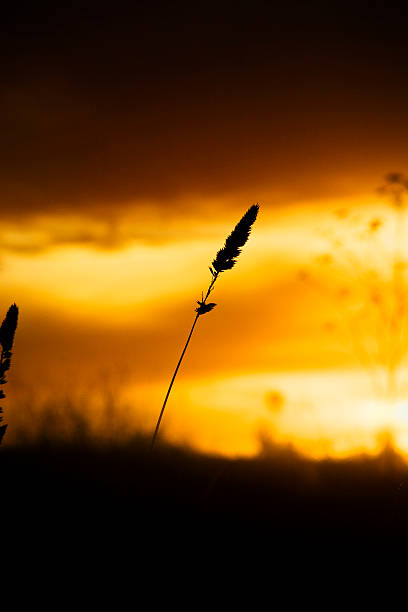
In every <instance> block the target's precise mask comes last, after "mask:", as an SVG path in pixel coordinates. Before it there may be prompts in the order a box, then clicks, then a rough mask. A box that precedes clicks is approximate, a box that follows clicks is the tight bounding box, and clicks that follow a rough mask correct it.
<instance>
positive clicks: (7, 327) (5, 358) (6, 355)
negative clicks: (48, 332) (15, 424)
mask: <svg viewBox="0 0 408 612" xmlns="http://www.w3.org/2000/svg"><path fill="white" fill-rule="evenodd" d="M17 321H18V308H17V306H16V305H15V304H13V305H12V306H10V308H9V309H8V312H7V314H6V317H5V319H4V321H3V323H2V324H1V327H0V344H1V356H0V385H5V384H6V382H7V380H6V372H7V371H8V370H9V369H10V362H11V355H12V352H11V349H12V348H13V342H14V334H15V332H16V328H17ZM5 397H6V396H5V394H4V391H1V390H0V399H4V398H5ZM2 413H3V409H2V408H0V422H1V421H2V420H3V417H2V416H1V414H2ZM6 429H7V425H0V444H1V441H2V439H3V436H4V434H5V433H6Z"/></svg>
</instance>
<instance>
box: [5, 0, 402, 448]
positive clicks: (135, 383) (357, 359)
mask: <svg viewBox="0 0 408 612" xmlns="http://www.w3.org/2000/svg"><path fill="white" fill-rule="evenodd" d="M0 30H1V36H0V45H1V57H2V79H1V80H2V84H1V114H0V124H1V138H0V156H1V163H0V181H1V187H2V191H1V199H0V206H1V217H0V226H1V233H0V273H1V279H2V282H1V285H0V287H1V289H0V302H1V309H2V311H3V312H4V313H5V312H6V310H7V308H8V306H9V305H10V304H11V303H12V302H14V301H16V303H17V304H18V306H19V308H20V322H19V327H18V331H17V336H16V343H15V351H14V355H13V364H12V369H11V371H10V375H9V381H10V382H9V385H8V387H7V389H6V391H7V400H6V401H5V402H4V408H5V413H6V417H7V419H6V420H7V422H8V423H9V430H8V432H7V436H8V439H9V441H10V443H12V441H13V440H16V439H17V438H18V435H20V434H21V430H22V429H24V428H26V429H27V430H29V429H30V428H35V422H36V419H38V418H39V415H40V414H41V411H42V410H43V409H44V407H46V409H47V410H54V411H55V413H58V415H59V416H61V417H62V418H64V410H69V409H70V408H69V407H70V406H72V405H75V406H76V409H78V410H81V411H83V413H84V414H86V415H87V417H88V416H89V420H90V422H91V423H92V426H93V427H94V429H95V434H96V435H104V432H105V433H106V431H110V432H112V431H115V432H117V435H127V434H128V433H130V432H132V431H134V429H135V428H142V429H143V430H144V431H146V432H150V431H152V430H153V429H154V425H155V419H156V418H157V416H158V412H159V410H160V407H161V403H162V400H163V396H164V394H165V392H166V389H167V385H168V382H169V379H170V377H171V374H172V372H173V369H174V367H175V365H176V363H177V359H178V356H179V353H180V350H181V348H182V346H183V343H184V341H185V339H186V335H187V333H188V330H189V327H190V326H191V322H192V320H193V317H194V308H195V306H196V304H195V301H196V300H197V299H199V298H200V296H201V291H202V290H206V289H207V287H208V284H209V282H210V274H209V271H208V266H209V264H210V263H211V260H212V259H213V258H214V256H215V254H216V252H217V250H218V249H219V248H220V247H221V246H222V245H223V242H224V240H225V238H226V236H227V235H228V234H229V233H230V231H231V230H232V228H233V227H234V225H235V223H237V222H238V220H239V219H240V217H241V216H242V214H243V213H244V212H245V211H246V210H247V208H248V207H249V206H251V205H252V204H254V203H256V202H258V203H259V204H260V213H259V217H258V219H257V221H256V223H255V225H254V228H253V232H252V234H251V237H250V239H249V241H248V244H247V245H246V246H245V247H244V249H243V253H242V255H241V256H240V257H239V260H238V262H237V265H236V267H235V268H234V269H233V270H231V271H228V272H225V273H223V274H222V275H221V278H220V279H219V281H217V284H216V288H215V292H214V294H213V301H215V302H217V307H216V308H215V309H214V311H213V312H211V313H209V314H207V315H205V316H203V317H201V319H200V320H199V324H198V327H197V331H196V335H195V336H194V337H193V340H192V343H191V345H190V347H189V351H188V353H187V355H186V359H185V362H184V363H183V367H182V369H181V371H180V374H179V378H178V379H177V381H176V384H175V387H174V392H173V394H172V396H171V397H170V401H169V404H168V407H167V412H166V414H165V419H164V422H163V432H162V435H163V436H167V437H168V439H170V440H172V441H176V442H187V443H190V444H192V445H193V446H194V447H196V448H199V449H202V450H206V451H216V452H221V453H226V454H230V455H237V454H253V453H255V452H257V450H258V449H259V444H260V440H261V438H262V436H270V437H271V438H274V439H276V440H278V441H283V442H291V443H293V444H294V445H295V446H296V447H297V448H300V449H301V450H303V451H304V452H307V453H309V454H311V455H313V456H323V455H325V454H332V455H338V454H347V453H349V452H356V451H359V450H362V449H366V450H369V451H373V450H375V449H376V448H377V443H378V439H379V435H380V433H381V431H383V430H384V428H386V427H390V426H391V427H392V428H393V431H394V434H395V436H396V440H397V443H398V444H399V446H400V447H401V448H402V449H403V450H406V451H408V382H407V381H406V380H405V378H404V369H403V368H401V373H400V374H399V377H398V381H397V382H396V383H395V387H396V390H395V389H394V391H395V392H394V394H393V402H391V404H392V405H390V402H389V401H388V400H389V397H388V398H387V393H386V391H384V389H385V387H386V385H387V383H386V382H384V381H385V378H386V373H384V372H383V371H382V369H381V366H382V365H384V364H382V363H381V361H382V359H383V357H384V350H385V349H384V342H388V340H384V342H383V340H382V337H383V336H382V335H383V329H382V328H381V329H380V328H379V320H380V319H379V318H378V316H377V314H378V313H377V310H378V304H379V301H378V299H377V298H376V296H375V295H374V293H373V291H378V292H379V293H380V294H381V296H382V297H383V296H386V295H387V294H386V292H387V291H390V289H389V282H391V281H392V282H394V285H392V287H394V289H395V287H396V285H395V282H399V283H400V285H398V287H397V290H398V291H399V290H400V288H401V287H403V286H405V273H401V274H402V275H401V277H398V278H397V281H396V280H395V279H396V277H395V275H394V277H393V276H392V274H390V270H391V268H392V267H393V265H394V264H395V262H396V260H395V257H396V251H395V248H396V244H397V241H398V239H400V240H401V244H405V242H407V244H408V241H404V236H405V229H407V228H408V226H407V227H406V226H405V222H406V219H405V209H404V207H403V209H402V210H396V209H395V207H393V206H392V202H391V203H390V201H389V199H387V197H386V195H384V194H382V195H381V194H379V193H378V191H377V188H378V187H379V186H381V185H382V184H383V183H384V176H385V175H386V174H387V173H389V172H401V173H408V148H407V143H408V122H407V120H406V113H407V108H408V90H407V79H406V77H405V72H406V65H407V60H408V46H407V35H406V20H405V15H403V14H402V13H401V12H400V8H399V5H398V4H397V3H395V4H394V3H392V2H373V1H371V2H361V1H357V2H353V3H347V2H344V1H343V2H337V1H333V2H286V3H282V4H280V3H273V2H257V1H255V2H230V3H229V2H223V1H221V2H217V3H213V2H205V3H202V2H193V3H192V2H189V3H187V2H185V3H183V2H171V3H170V2H146V3H143V2H117V3H114V4H112V3H106V4H104V3H103V2H98V3H96V2H95V3H93V2H69V3H68V2H60V3H49V4H48V3H42V2H39V3H35V4H34V3H32V2H22V3H18V4H16V5H15V6H11V7H9V8H8V9H7V12H6V13H5V14H4V15H3V16H2V20H1V24H0ZM396 226H398V227H399V228H400V229H399V230H396ZM401 228H402V229H401ZM398 232H400V234H399V238H398ZM397 255H398V258H399V260H398V261H399V263H401V262H404V261H405V259H404V258H405V255H404V254H403V253H400V252H398V253H397ZM373 269H375V270H376V275H373V272H372V270H373ZM387 287H388V289H387ZM407 294H408V291H407ZM350 296H352V299H349V298H350ZM367 296H368V298H369V301H370V299H371V302H372V304H373V309H371V310H368V311H366V310H364V308H365V306H364V304H365V302H364V300H365V299H366V298H367ZM346 298H347V299H346ZM381 299H382V298H381ZM404 299H405V298H404ZM390 300H391V298H390ZM390 300H389V301H388V302H387V300H386V299H385V297H384V304H385V302H387V304H388V303H389V302H390ZM391 301H392V300H391ZM346 302H347V303H346ZM361 304H363V306H361ZM405 306H406V305H405V301H404V306H403V308H402V310H401V312H402V314H401V317H402V318H404V321H405V315H406V311H405ZM386 307H387V308H388V306H386ZM386 307H385V308H386ZM376 309H377V310H376ZM380 310H381V309H380ZM381 312H383V311H381ZM381 312H380V315H379V316H382V315H381ZM387 312H388V311H387ZM384 316H385V315H384ZM387 316H388V315H387ZM358 317H360V319H358ZM407 318H408V315H407ZM387 321H388V319H387ZM404 326H405V322H404ZM400 332H401V333H400V336H401V338H403V340H402V344H403V345H404V346H405V344H404V342H405V335H404V334H405V332H406V330H405V327H404V329H402V328H401V330H400ZM381 343H383V344H381ZM379 344H381V347H380V352H379V353H378V351H377V349H378V346H379ZM381 351H382V353H381ZM377 353H378V354H377ZM380 353H381V354H380ZM402 363H403V362H402V359H401V362H400V363H399V365H401V366H402ZM407 368H408V366H407ZM407 371H408V370H407ZM407 379H408V377H407ZM405 397H406V398H407V399H406V403H405V399H404V398H405ZM67 419H68V417H67ZM19 432H20V433H19Z"/></svg>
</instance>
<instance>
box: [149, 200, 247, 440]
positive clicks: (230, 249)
mask: <svg viewBox="0 0 408 612" xmlns="http://www.w3.org/2000/svg"><path fill="white" fill-rule="evenodd" d="M258 210H259V206H258V204H254V205H253V206H251V207H250V208H249V209H248V210H247V212H246V213H245V214H244V216H243V217H242V218H241V220H240V221H239V222H238V223H237V225H236V226H235V228H234V229H233V231H232V232H231V234H230V235H229V236H228V237H227V239H226V241H225V244H224V246H223V247H222V248H221V249H220V250H219V251H218V253H217V255H216V257H215V259H214V260H213V262H212V264H211V266H210V268H209V269H210V272H211V276H212V280H211V283H210V285H209V287H208V289H207V293H206V294H205V296H204V295H203V294H202V295H201V300H198V301H197V304H198V307H197V308H196V309H195V310H196V313H197V314H196V316H195V319H194V321H193V325H192V327H191V329H190V333H189V334H188V337H187V341H186V343H185V345H184V348H183V350H182V353H181V355H180V358H179V360H178V363H177V366H176V369H175V370H174V373H173V376H172V379H171V381H170V385H169V388H168V389H167V393H166V396H165V398H164V402H163V405H162V407H161V410H160V414H159V418H158V419H157V423H156V427H155V430H154V433H153V437H152V441H151V445H150V450H151V451H152V450H153V448H154V445H155V442H156V439H157V435H158V432H159V428H160V424H161V421H162V418H163V414H164V410H165V408H166V405H167V400H168V399H169V395H170V392H171V390H172V387H173V384H174V381H175V379H176V376H177V373H178V371H179V368H180V365H181V362H182V361H183V358H184V355H185V353H186V351H187V347H188V345H189V343H190V340H191V337H192V335H193V332H194V329H195V327H196V324H197V321H198V319H199V317H200V316H202V315H203V314H206V313H208V312H210V311H211V310H213V308H215V306H216V304H214V303H213V302H211V303H207V300H208V298H209V296H210V294H211V292H212V291H213V289H214V285H215V282H216V281H217V279H218V277H219V275H220V274H221V272H224V271H226V270H230V269H231V268H233V266H234V265H235V263H236V259H237V257H238V255H239V254H240V253H241V248H242V247H243V246H244V244H245V243H246V241H247V240H248V238H249V234H250V233H251V227H252V225H253V223H254V222H255V219H256V217H257V215H258Z"/></svg>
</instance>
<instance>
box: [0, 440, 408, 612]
mask: <svg viewBox="0 0 408 612" xmlns="http://www.w3.org/2000/svg"><path fill="white" fill-rule="evenodd" d="M0 470H1V475H0V476H1V500H0V509H1V540H0V568H1V573H0V575H1V577H2V590H3V593H8V594H9V595H10V594H11V596H12V600H13V601H14V603H16V601H17V602H19V603H21V602H22V601H23V600H24V601H25V602H28V603H24V605H23V604H22V603H21V605H20V606H19V607H20V608H21V609H25V607H26V606H27V605H29V606H30V608H31V607H32V605H33V601H35V602H37V603H41V602H44V601H45V600H46V599H47V600H48V601H47V607H50V609H52V610H60V609H61V608H63V607H64V606H63V604H64V602H66V601H67V600H68V599H69V600H70V605H71V607H72V608H74V609H83V608H89V609H91V610H93V609H95V608H96V607H100V606H101V605H102V604H103V605H104V607H106V605H107V604H106V601H105V600H106V599H107V597H108V593H109V597H110V601H111V604H110V606H109V607H110V608H112V609H114V610H122V609H127V608H128V607H129V606H131V607H132V609H134V608H136V609H138V608H140V607H141V608H142V609H143V610H144V609H146V608H153V609H155V608H157V607H158V601H159V599H161V600H163V599H164V601H165V603H164V605H166V607H169V605H170V604H169V601H170V599H171V600H172V605H174V604H175V605H176V608H177V609H180V608H181V607H182V606H181V604H180V601H181V599H182V598H183V597H184V599H187V602H186V603H185V604H184V606H183V607H186V608H187V609H189V610H191V609H193V610H195V609H197V608H199V607H200V605H199V604H200V602H202V600H203V599H204V598H206V599H207V601H208V600H209V604H208V605H209V606H210V607H211V609H213V608H214V609H218V607H220V602H219V592H220V591H221V590H222V592H223V593H224V597H226V598H227V600H226V602H225V605H226V606H227V607H228V609H230V608H231V607H232V606H233V605H238V604H240V602H239V600H240V599H241V598H242V593H243V591H244V590H245V589H246V591H249V592H250V599H253V598H254V597H255V594H257V593H258V592H259V589H260V588H262V589H264V590H265V591H266V593H267V596H266V597H267V598H266V599H264V600H263V601H264V602H268V601H270V600H271V599H272V598H274V597H275V593H276V590H277V589H280V590H281V591H283V597H284V600H282V601H286V604H285V605H284V606H283V609H285V608H286V607H289V609H292V608H293V607H295V609H297V606H295V605H294V604H293V605H292V604H291V603H290V602H291V601H292V599H293V598H294V597H295V596H297V597H299V598H300V600H301V601H302V602H303V603H302V604H301V605H302V606H304V603H305V601H306V600H307V601H309V602H314V601H315V599H316V597H317V596H319V597H320V598H323V600H324V601H323V603H324V606H323V607H324V609H325V610H326V609H331V607H332V606H333V605H334V604H335V603H336V602H337V599H338V597H339V596H340V595H341V594H342V593H343V594H344V593H345V589H351V588H353V589H354V585H355V583H359V584H360V588H361V589H362V590H363V591H364V592H367V589H368V590H370V591H371V592H376V589H377V585H380V584H383V576H384V573H383V570H382V569H381V571H380V570H379V566H380V565H381V566H382V567H384V566H385V567H386V568H388V569H389V570H391V573H392V576H393V578H392V580H393V582H394V587H393V588H394V589H395V587H396V585H397V586H398V585H401V584H404V579H401V580H402V582H401V581H400V580H397V578H396V576H395V568H394V565H395V563H397V565H398V567H400V569H404V567H405V566H404V564H403V563H402V564H401V561H397V560H399V559H404V558H405V551H406V546H407V543H408V538H407V537H406V536H407V534H408V466H407V465H406V464H405V463H404V461H403V460H402V458H401V457H400V456H399V455H398V454H397V453H395V452H394V450H393V449H392V447H391V446H390V445H388V446H386V447H385V448H384V450H383V452H382V453H381V454H380V455H379V456H377V457H375V458H369V457H356V458H354V459H350V460H347V461H345V460H344V461H329V460H327V461H320V462H316V461H311V460H307V459H305V458H303V457H301V456H299V455H297V454H296V453H294V452H293V451H292V450H290V449H285V448H280V447H276V446H274V445H269V446H268V445H267V444H266V445H264V451H263V453H262V454H261V455H260V456H259V457H258V458H256V459H248V460H244V459H241V460H228V459H225V458H220V457H211V456H204V455H199V454H197V453H194V452H191V451H189V450H186V449H181V448H174V447H170V446H164V445H158V446H157V448H156V449H155V451H154V453H153V454H149V452H148V441H146V440H143V439H135V440H133V441H132V443H129V444H128V445H122V446H112V445H111V446H104V447H98V446H95V445H94V444H91V443H89V444H85V443H82V444H73V443H70V444H66V445H63V444H59V445H55V444H52V443H47V444H36V445H31V446H29V445H25V446H22V447H7V445H4V446H2V448H1V449H0ZM384 546H385V547H386V549H387V554H384V552H383V551H384V548H383V547H384ZM380 547H381V548H380ZM390 548H391V549H392V554H389V552H388V551H389V549H390ZM396 553H398V554H396ZM373 567H374V570H373ZM375 570H377V573H381V578H380V579H378V580H377V578H375ZM6 571H7V572H8V573H7V578H6ZM251 573H252V578H251V579H252V584H253V582H254V580H255V586H252V584H251V583H250V582H249V576H250V575H251ZM364 573H365V574H366V576H368V583H363V581H362V576H363V574H364ZM10 575H11V579H12V580H13V581H14V582H15V584H14V583H12V582H10ZM253 576H255V578H253ZM330 581H331V582H332V583H334V584H333V585H332V586H331V587H330V588H329V587H328V585H329V584H330ZM367 584H368V586H367ZM12 585H13V586H12ZM193 585H194V586H193ZM398 588H399V586H398ZM328 590H329V591H330V593H331V594H330V597H329V599H327V596H326V592H327V591H328ZM85 592H86V600H85V595H84V593H85ZM142 593H143V596H142ZM232 596H234V597H235V598H236V599H238V604H232V603H231V597H232ZM281 597H282V596H281ZM50 600H51V601H50ZM96 601H98V604H97V603H96ZM142 601H143V602H144V603H143V604H141V602H142ZM353 601H354V595H353ZM41 605H42V609H44V607H45V606H44V604H43V603H41ZM261 605H262V607H263V605H264V604H263V603H262V602H259V603H257V604H255V603H254V601H252V603H251V604H250V605H248V606H247V609H251V610H252V609H258V608H259V607H260V606H261ZM268 605H269V604H268ZM347 605H348V604H347ZM239 607H242V606H241V605H239ZM281 608H282V606H280V607H279V609H281Z"/></svg>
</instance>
